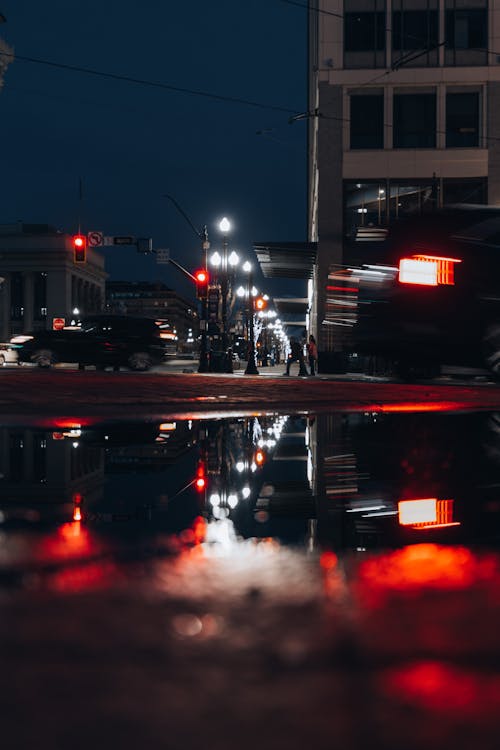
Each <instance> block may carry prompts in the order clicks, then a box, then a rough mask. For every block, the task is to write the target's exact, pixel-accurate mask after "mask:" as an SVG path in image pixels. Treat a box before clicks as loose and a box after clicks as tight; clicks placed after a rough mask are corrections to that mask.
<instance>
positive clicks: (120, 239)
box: [113, 237, 135, 245]
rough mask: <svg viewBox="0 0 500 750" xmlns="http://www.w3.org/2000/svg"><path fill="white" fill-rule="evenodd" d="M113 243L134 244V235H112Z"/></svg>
mask: <svg viewBox="0 0 500 750" xmlns="http://www.w3.org/2000/svg"><path fill="white" fill-rule="evenodd" d="M113 245H135V237H113Z"/></svg>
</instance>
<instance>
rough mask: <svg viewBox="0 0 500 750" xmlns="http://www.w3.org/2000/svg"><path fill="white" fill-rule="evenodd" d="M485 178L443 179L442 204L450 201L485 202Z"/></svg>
mask: <svg viewBox="0 0 500 750" xmlns="http://www.w3.org/2000/svg"><path fill="white" fill-rule="evenodd" d="M487 192H488V191H487V180H486V178H485V177H475V178H471V179H470V180H462V179H446V180H443V205H447V204H450V203H487V202H488V195H487Z"/></svg>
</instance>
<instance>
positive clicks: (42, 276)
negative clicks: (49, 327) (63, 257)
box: [33, 273, 47, 320]
mask: <svg viewBox="0 0 500 750" xmlns="http://www.w3.org/2000/svg"><path fill="white" fill-rule="evenodd" d="M33 297H34V300H33V301H34V304H33V307H34V310H33V317H34V319H35V320H44V319H45V318H46V317H47V274H46V273H36V274H35V277H34V289H33Z"/></svg>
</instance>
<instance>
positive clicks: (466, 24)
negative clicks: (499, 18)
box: [445, 8, 488, 65]
mask: <svg viewBox="0 0 500 750" xmlns="http://www.w3.org/2000/svg"><path fill="white" fill-rule="evenodd" d="M487 44H488V12H487V10H486V8H474V9H460V10H458V9H453V10H447V11H446V15H445V63H446V64H447V65H485V64H486V62H487V50H486V47H487Z"/></svg>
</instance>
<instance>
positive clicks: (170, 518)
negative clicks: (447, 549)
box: [0, 412, 500, 553]
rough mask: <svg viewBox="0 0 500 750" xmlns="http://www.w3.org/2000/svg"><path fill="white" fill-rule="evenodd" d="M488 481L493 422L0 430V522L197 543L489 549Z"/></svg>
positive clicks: (292, 420)
mask: <svg viewBox="0 0 500 750" xmlns="http://www.w3.org/2000/svg"><path fill="white" fill-rule="evenodd" d="M499 473H500V418H499V417H498V415H497V414H486V413H477V414H474V413H472V414H444V413H443V414H441V413H436V412H432V413H429V414H425V413H420V412H419V413H414V414H393V413H385V414H380V413H375V412H370V413H364V414H363V413H359V414H347V413H346V414H328V413H324V414H323V413H322V414H317V415H289V416H285V415H277V414H266V415H259V416H258V417H257V416H241V417H234V418H230V419H229V418H228V419H224V418H214V419H202V420H199V421H193V420H185V421H182V420H176V421H170V422H168V421H167V422H163V423H134V424H114V425H113V424H100V425H99V424H96V425H93V426H79V425H78V424H76V423H75V424H71V425H70V426H64V427H61V426H59V425H54V428H53V429H51V430H42V429H30V428H22V427H13V428H6V427H4V428H2V429H1V430H0V491H1V500H0V520H1V522H2V523H3V526H4V528H6V527H7V525H8V524H9V523H11V524H14V525H15V524H16V523H17V524H23V523H24V524H31V525H33V526H36V525H41V524H43V523H51V524H57V523H65V522H70V521H75V522H80V523H83V524H93V525H94V526H95V527H96V528H97V527H99V528H100V527H104V526H106V524H107V525H108V526H110V527H111V526H113V524H115V525H120V524H121V526H120V529H119V533H121V532H122V531H123V528H124V524H123V522H130V525H131V526H133V524H134V523H137V522H139V523H142V524H143V526H144V524H146V525H148V524H149V526H150V532H151V533H156V532H158V531H162V532H166V531H169V532H172V533H179V532H181V531H182V530H183V529H188V528H190V527H191V526H192V524H193V523H194V522H195V519H196V518H198V517H200V516H202V517H204V518H205V521H206V523H207V529H206V534H207V536H208V538H209V539H211V538H216V537H217V535H219V538H220V539H221V540H222V539H225V540H226V542H228V541H229V540H231V539H234V538H236V539H238V538H244V539H245V538H270V537H273V538H275V539H277V540H278V541H280V542H283V543H286V544H295V545H301V546H305V547H306V548H307V549H308V550H313V549H315V547H316V546H318V545H319V546H320V547H321V548H327V549H332V550H334V551H335V552H337V553H338V552H340V551H342V550H354V551H356V550H357V551H362V550H365V549H370V548H377V547H391V546H401V545H404V544H407V543H412V542H426V541H429V540H432V541H438V542H443V541H444V542H448V541H452V542H453V541H463V540H464V539H467V538H471V539H478V540H480V539H482V538H483V537H489V538H490V540H495V539H496V535H497V518H498V517H499V513H498V511H500V502H499V501H498V500H497V495H496V487H497V485H498V480H499V478H500V477H499ZM217 522H221V523H220V529H219V530H216V527H215V526H213V524H216V523H217ZM223 529H225V531H223ZM142 531H143V533H144V528H143V529H142Z"/></svg>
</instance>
